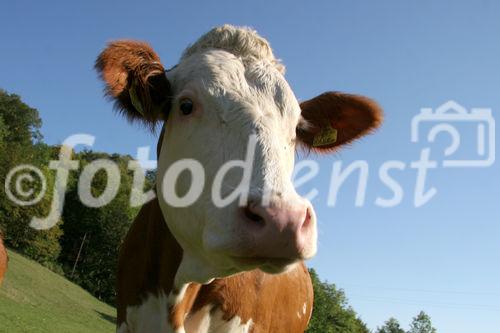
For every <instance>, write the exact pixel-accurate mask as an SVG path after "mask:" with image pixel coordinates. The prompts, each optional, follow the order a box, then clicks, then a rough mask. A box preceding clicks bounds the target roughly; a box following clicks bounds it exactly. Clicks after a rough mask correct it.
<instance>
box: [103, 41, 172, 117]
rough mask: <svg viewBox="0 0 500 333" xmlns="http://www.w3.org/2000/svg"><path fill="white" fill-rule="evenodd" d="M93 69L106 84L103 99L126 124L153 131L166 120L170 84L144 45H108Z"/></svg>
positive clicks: (157, 61) (137, 42)
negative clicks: (109, 100)
mask: <svg viewBox="0 0 500 333" xmlns="http://www.w3.org/2000/svg"><path fill="white" fill-rule="evenodd" d="M95 68H96V70H97V72H98V73H99V74H100V77H101V79H102V80H103V81H104V82H105V83H106V95H108V96H110V97H111V98H112V99H114V100H115V106H116V108H117V109H118V110H120V111H121V112H122V113H123V114H125V116H126V117H127V118H128V119H129V120H137V119H139V120H142V121H143V122H144V123H146V124H148V125H149V126H151V127H154V125H155V124H156V122H157V121H158V120H161V119H166V115H167V113H168V108H169V103H170V84H169V82H168V80H167V77H166V75H165V69H164V68H163V65H162V64H161V62H160V58H159V57H158V55H157V54H156V53H155V52H154V51H153V49H152V48H151V46H149V45H148V44H147V43H144V42H139V41H133V40H119V41H114V42H111V43H110V44H109V45H108V47H107V48H106V49H105V50H104V51H103V52H102V53H101V54H100V55H99V57H98V58H97V60H96V63H95Z"/></svg>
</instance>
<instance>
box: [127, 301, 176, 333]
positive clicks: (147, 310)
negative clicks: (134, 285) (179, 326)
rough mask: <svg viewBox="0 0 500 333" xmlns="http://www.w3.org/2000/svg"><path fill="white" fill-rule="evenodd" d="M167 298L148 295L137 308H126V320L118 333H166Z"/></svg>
mask: <svg viewBox="0 0 500 333" xmlns="http://www.w3.org/2000/svg"><path fill="white" fill-rule="evenodd" d="M167 310H168V304H167V296H166V295H165V294H163V293H160V294H159V295H153V294H150V295H148V297H147V298H146V299H145V300H144V302H143V303H142V304H140V305H137V306H129V307H127V319H126V322H124V323H122V324H121V325H120V327H119V328H118V330H117V332H118V333H128V332H158V333H159V332H166V331H167V322H168V312H167Z"/></svg>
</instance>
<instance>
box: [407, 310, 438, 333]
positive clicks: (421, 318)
mask: <svg viewBox="0 0 500 333" xmlns="http://www.w3.org/2000/svg"><path fill="white" fill-rule="evenodd" d="M408 333H436V329H435V328H434V327H432V322H431V317H429V316H428V315H427V314H426V313H425V312H424V311H420V313H419V314H418V315H417V316H416V317H415V318H413V321H412V323H411V325H410V330H409V331H408Z"/></svg>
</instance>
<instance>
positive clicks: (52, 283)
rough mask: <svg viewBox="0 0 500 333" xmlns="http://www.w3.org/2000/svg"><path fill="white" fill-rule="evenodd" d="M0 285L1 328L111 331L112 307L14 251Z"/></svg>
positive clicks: (15, 330)
mask: <svg viewBox="0 0 500 333" xmlns="http://www.w3.org/2000/svg"><path fill="white" fill-rule="evenodd" d="M8 252H9V257H10V260H9V269H8V272H7V274H6V276H5V280H4V282H3V285H2V286H0V332H2V333H3V332H6V333H7V332H8V333H15V332H23V333H24V332H50V333H57V332H64V333H68V332H72V333H73V332H113V331H114V330H115V324H114V320H115V310H114V309H113V308H112V307H111V306H109V305H107V304H105V303H102V302H100V301H98V300H97V299H96V298H94V297H93V296H92V295H90V294H89V293H88V292H86V291H85V290H83V289H82V288H80V287H79V286H77V285H75V284H74V283H72V282H69V281H68V280H66V279H65V278H64V277H62V276H60V275H57V274H56V273H54V272H52V271H50V270H48V269H47V268H45V267H43V266H41V265H39V264H37V263H36V262H34V261H32V260H29V259H27V258H25V257H23V256H21V255H20V254H18V253H15V252H13V251H8Z"/></svg>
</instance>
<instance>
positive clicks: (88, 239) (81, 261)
mask: <svg viewBox="0 0 500 333" xmlns="http://www.w3.org/2000/svg"><path fill="white" fill-rule="evenodd" d="M97 159H106V160H111V161H113V162H115V163H116V165H117V166H118V167H119V170H120V177H121V178H120V184H119V189H118V193H117V194H116V196H115V197H114V199H113V200H112V201H111V202H109V203H108V204H106V205H105V206H103V207H99V208H92V207H88V206H86V205H85V204H84V203H82V201H81V199H80V196H79V194H78V184H77V183H78V181H79V176H80V173H79V172H77V171H73V172H72V173H71V176H70V181H69V184H68V192H67V194H66V200H65V204H64V210H63V220H64V221H65V223H64V225H63V231H64V235H63V237H62V238H61V245H62V253H61V256H60V262H61V263H62V264H63V269H64V272H65V274H66V276H67V277H68V278H70V279H71V280H73V281H74V282H76V283H77V284H79V285H80V286H82V287H83V288H85V289H86V290H88V291H89V292H90V293H92V294H93V295H94V296H96V297H98V298H99V299H101V300H104V301H106V302H107V303H109V304H114V301H115V295H116V292H115V282H116V267H117V261H118V253H119V248H120V245H121V243H122V241H123V238H124V237H125V235H126V233H127V231H128V229H129V227H130V225H131V224H132V221H133V219H134V217H135V215H136V214H137V212H138V210H139V208H137V207H136V208H133V207H131V206H130V190H131V188H132V180H133V179H132V172H131V171H129V170H128V162H129V161H130V160H131V158H130V157H129V156H120V155H118V154H112V155H110V154H105V153H95V152H91V151H83V152H81V153H78V154H74V156H73V160H78V161H79V162H80V171H81V170H83V169H84V168H85V166H87V165H88V164H89V163H92V161H94V160H97ZM107 183H108V177H107V174H106V172H105V171H104V170H100V171H98V172H97V173H96V174H95V176H94V177H93V179H92V186H91V192H92V195H93V196H94V197H98V196H99V195H100V194H102V192H103V191H104V189H105V188H106V186H107ZM80 248H81V251H80ZM79 252H80V257H78V253H79ZM77 258H78V262H77ZM75 263H76V268H75V270H74V272H73V267H75Z"/></svg>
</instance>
